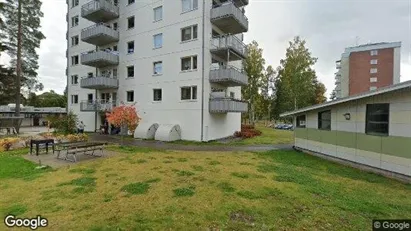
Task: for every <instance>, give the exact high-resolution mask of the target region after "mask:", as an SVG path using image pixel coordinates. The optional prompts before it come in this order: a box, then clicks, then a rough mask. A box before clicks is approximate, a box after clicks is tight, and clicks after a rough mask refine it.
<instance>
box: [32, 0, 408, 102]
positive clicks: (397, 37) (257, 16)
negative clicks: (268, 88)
mask: <svg viewBox="0 0 411 231" xmlns="http://www.w3.org/2000/svg"><path fill="white" fill-rule="evenodd" d="M169 1H176V2H177V1H178V0H169ZM66 8H67V7H66V1H65V0H43V12H44V19H43V21H42V26H43V28H42V30H43V33H44V34H45V35H46V37H47V39H46V40H44V41H43V42H42V44H41V49H40V53H39V55H40V70H39V76H40V79H41V81H42V82H43V84H44V86H45V90H50V89H53V90H55V91H57V92H60V93H62V92H63V91H64V88H65V86H66V79H65V68H66V56H65V51H66V38H65V36H66V18H65V17H66V10H67V9H66ZM410 12H411V0H250V4H249V6H247V8H246V15H247V17H248V18H249V21H250V25H249V32H248V33H247V34H246V42H247V43H248V42H250V41H252V40H256V41H257V42H258V43H259V44H260V46H261V47H262V48H263V49H264V57H265V59H266V63H267V65H272V66H273V67H277V66H278V65H279V62H280V59H281V58H283V57H284V56H285V50H286V48H287V46H288V41H290V40H292V39H293V37H294V36H297V35H299V36H301V37H302V38H303V39H305V40H306V41H307V46H308V48H309V49H310V51H311V52H312V54H313V56H314V57H317V58H318V62H317V64H316V65H315V70H316V71H317V75H318V77H319V79H320V81H322V82H323V83H324V84H325V86H326V87H327V97H328V96H329V94H330V92H331V91H332V90H333V89H334V73H335V71H336V69H335V61H336V60H338V59H339V58H340V56H341V53H342V52H343V51H344V48H346V47H349V46H354V45H356V43H357V42H358V43H359V44H363V43H369V42H373V43H374V42H396V41H401V42H402V52H401V81H406V80H411V56H410V52H411V49H410V46H411V14H410Z"/></svg>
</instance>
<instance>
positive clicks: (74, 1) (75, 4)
mask: <svg viewBox="0 0 411 231" xmlns="http://www.w3.org/2000/svg"><path fill="white" fill-rule="evenodd" d="M78 4H79V0H71V7H72V8H73V7H76V6H78Z"/></svg>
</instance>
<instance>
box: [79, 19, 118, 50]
mask: <svg viewBox="0 0 411 231" xmlns="http://www.w3.org/2000/svg"><path fill="white" fill-rule="evenodd" d="M119 37H120V36H119V32H118V31H115V30H113V29H111V28H110V27H108V26H107V25H106V24H104V23H97V24H95V25H92V26H90V27H87V28H84V29H83V30H82V31H81V40H82V41H83V42H86V43H90V44H93V45H96V46H103V45H106V44H109V43H113V42H118V40H119Z"/></svg>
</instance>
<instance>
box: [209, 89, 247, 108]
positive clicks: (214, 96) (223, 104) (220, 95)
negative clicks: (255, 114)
mask: <svg viewBox="0 0 411 231" xmlns="http://www.w3.org/2000/svg"><path fill="white" fill-rule="evenodd" d="M209 111H210V113H229V112H237V113H243V112H247V111H248V105H247V103H246V102H244V101H241V100H238V99H233V98H229V97H227V96H225V93H224V92H213V93H211V95H210V105H209Z"/></svg>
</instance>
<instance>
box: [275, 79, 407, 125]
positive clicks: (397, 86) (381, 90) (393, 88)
mask: <svg viewBox="0 0 411 231" xmlns="http://www.w3.org/2000/svg"><path fill="white" fill-rule="evenodd" d="M406 88H411V80H410V81H406V82H402V83H398V84H395V85H391V86H387V87H382V88H379V89H377V90H373V91H368V92H364V93H361V94H357V95H352V96H348V97H345V98H341V99H337V100H333V101H328V102H325V103H323V104H317V105H313V106H310V107H305V108H301V109H298V110H295V111H291V112H285V113H282V114H281V115H280V117H286V116H291V115H295V114H300V113H303V112H307V111H311V110H317V109H321V108H325V107H329V106H334V105H337V104H341V103H346V102H350V101H354V100H358V99H363V98H367V97H371V96H375V95H381V94H384V93H389V92H394V91H398V90H402V89H406Z"/></svg>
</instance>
